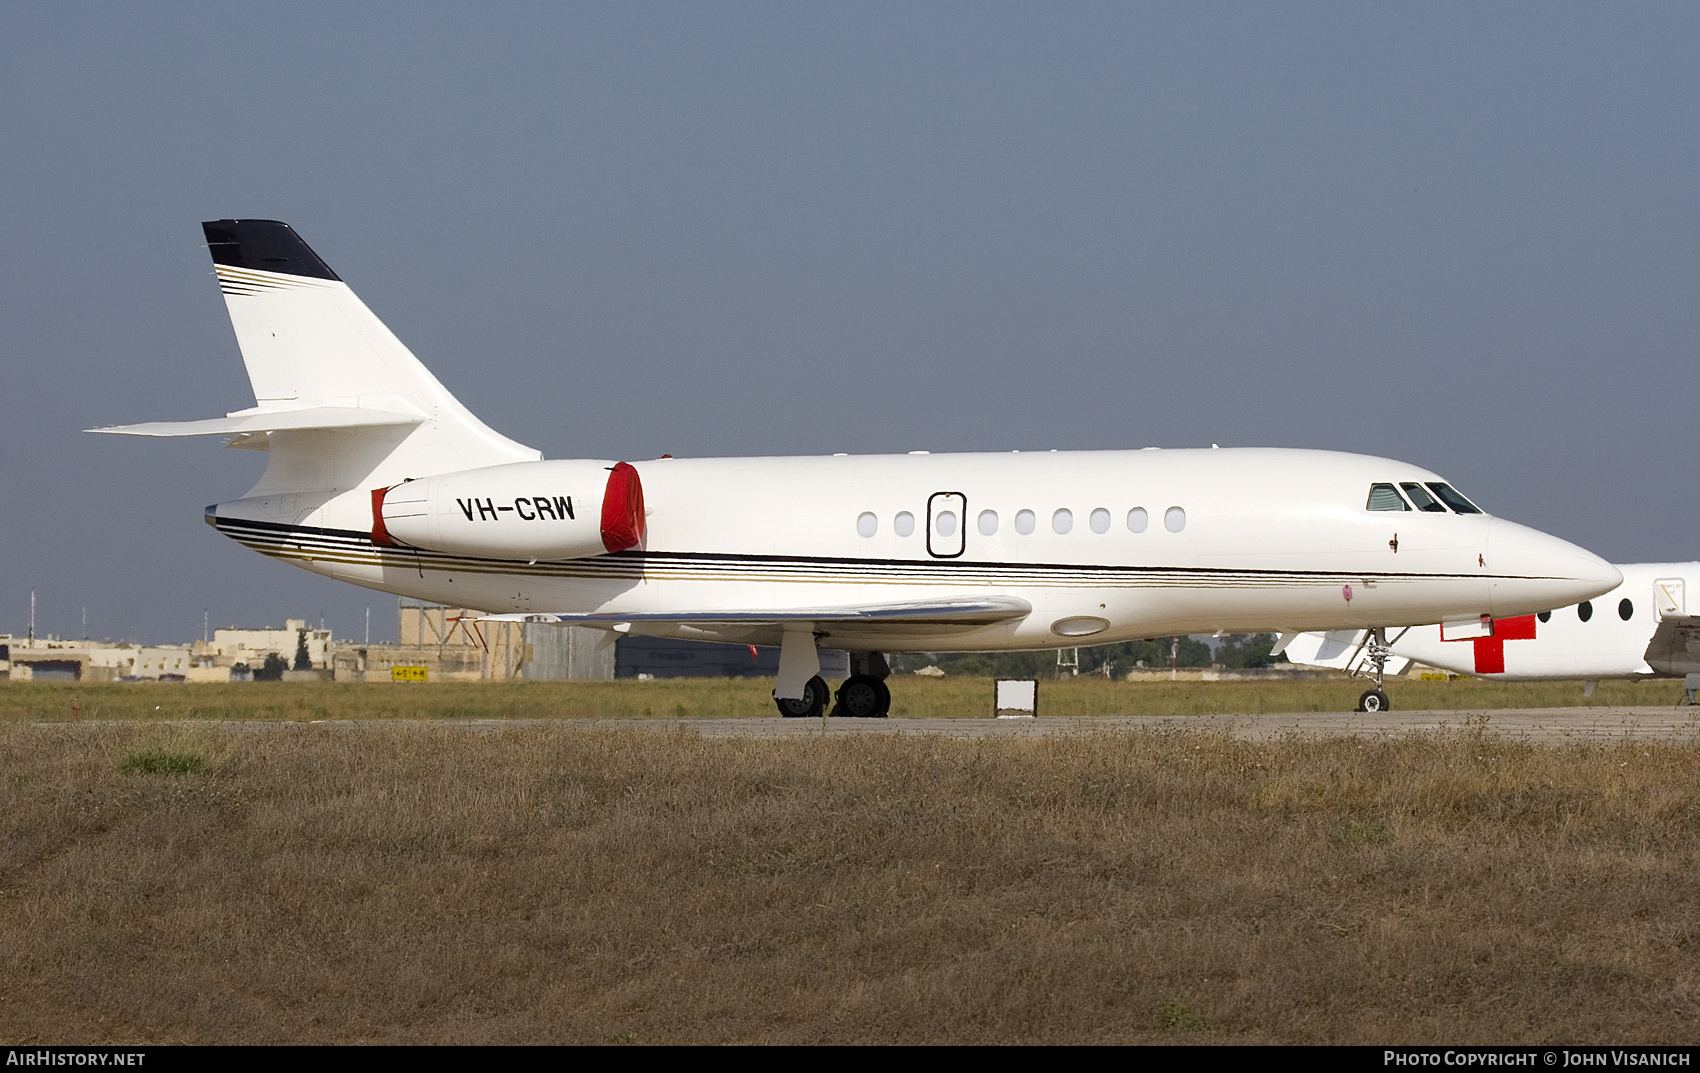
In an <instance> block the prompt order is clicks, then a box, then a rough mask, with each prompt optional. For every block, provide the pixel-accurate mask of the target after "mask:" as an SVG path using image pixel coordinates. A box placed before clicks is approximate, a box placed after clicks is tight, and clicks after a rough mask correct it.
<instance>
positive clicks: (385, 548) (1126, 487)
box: [91, 220, 1620, 716]
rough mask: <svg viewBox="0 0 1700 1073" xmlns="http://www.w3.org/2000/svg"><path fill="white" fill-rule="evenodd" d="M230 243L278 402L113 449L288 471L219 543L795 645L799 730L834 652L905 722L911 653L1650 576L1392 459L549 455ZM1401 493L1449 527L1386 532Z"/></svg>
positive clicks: (1400, 612)
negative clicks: (889, 656) (213, 442)
mask: <svg viewBox="0 0 1700 1073" xmlns="http://www.w3.org/2000/svg"><path fill="white" fill-rule="evenodd" d="M203 229H204V231H205V233H206V238H207V244H208V247H209V249H210V250H211V252H212V259H213V262H214V267H215V271H216V273H217V276H218V281H219V286H220V288H221V289H222V290H223V292H224V296H225V303H226V305H227V306H228V308H229V311H230V320H231V323H232V324H233V325H234V327H235V329H236V341H237V343H238V345H239V346H240V347H241V350H242V360H243V362H244V363H245V364H246V365H247V368H248V377H249V380H250V381H251V382H252V384H253V388H254V396H255V402H256V405H255V406H253V407H252V408H249V409H245V410H238V411H236V412H234V413H231V414H227V415H226V416H224V417H221V418H215V419H212V420H207V421H184V422H159V423H153V424H142V425H127V426H118V427H113V428H104V429H95V430H91V431H98V432H114V433H123V434H126V435H133V436H199V435H222V436H229V437H232V439H231V440H230V444H229V445H230V446H232V447H241V448H247V449H251V450H260V451H266V452H268V453H269V460H268V462H267V465H266V470H265V473H264V474H263V475H262V476H261V477H260V480H259V483H258V484H256V485H255V486H254V487H253V488H252V489H251V490H250V491H249V492H248V494H247V495H245V496H243V497H242V498H240V499H234V500H229V501H227V502H223V503H218V504H215V505H213V506H210V507H208V508H207V511H206V520H207V523H208V524H209V525H212V526H213V527H214V528H216V529H217V530H218V531H219V532H221V533H224V534H225V535H227V536H230V537H232V538H233V539H235V540H237V541H239V542H241V543H243V544H245V545H247V546H248V547H250V548H253V549H254V550H255V551H258V552H261V553H263V554H265V555H269V556H271V557H273V558H276V559H281V560H283V561H285V562H289V563H292V564H294V565H296V566H300V567H302V568H304V569H307V570H311V571H313V572H315V573H319V574H324V575H325V576H327V577H332V578H336V579H338V580H341V581H349V582H353V583H354V584H357V585H365V586H367V587H370V588H374V589H380V590H382V591H384V592H392V593H399V594H402V595H406V596H412V597H417V598H419V599H424V600H433V601H438V602H441V603H444V604H449V605H452V606H456V607H467V608H473V609H477V610H481V611H484V612H487V613H488V614H489V616H490V617H492V618H498V619H508V620H514V619H518V620H523V621H527V622H548V623H563V624H575V625H584V626H595V627H601V628H603V629H606V630H608V631H610V633H609V637H610V639H612V638H613V637H615V636H617V635H618V634H619V633H629V634H640V635H651V636H671V637H681V638H694V639H700V640H709V641H730V642H737V643H746V644H765V645H775V644H776V645H779V646H780V665H779V676H778V683H777V686H776V688H775V690H774V698H775V700H776V702H777V704H778V707H779V710H780V712H781V713H782V714H785V715H791V716H811V715H820V714H821V713H823V712H824V711H825V710H826V705H827V704H828V702H829V701H830V700H831V699H832V697H831V696H830V695H829V692H828V689H827V685H826V683H825V682H824V681H822V680H821V678H820V671H819V666H820V664H819V659H818V657H817V653H816V649H817V645H820V644H825V645H827V646H829V647H833V648H842V649H847V650H849V651H850V652H851V654H852V666H851V670H852V676H851V677H850V678H849V679H848V680H847V681H846V682H844V683H843V685H842V686H841V687H840V689H839V690H838V692H837V697H836V699H837V706H836V708H835V709H834V710H835V711H837V712H839V713H841V714H845V715H853V716H881V715H884V714H886V712H887V711H888V709H889V707H890V704H891V693H890V691H889V689H888V688H887V687H886V685H885V678H886V675H887V674H888V667H887V664H886V660H885V657H884V653H889V652H906V651H941V650H943V651H989V650H1020V649H1040V648H1056V647H1063V646H1067V647H1074V646H1077V645H1080V644H1082V643H1083V642H1084V643H1088V644H1102V643H1108V642H1115V641H1122V640H1128V639H1132V638H1139V637H1151V636H1155V635H1158V634H1164V635H1168V634H1182V633H1199V632H1209V633H1215V632H1247V631H1258V630H1270V629H1276V630H1283V631H1288V632H1291V631H1297V630H1316V629H1334V628H1339V627H1362V628H1366V629H1370V630H1371V631H1373V634H1372V635H1373V636H1374V637H1376V638H1380V637H1383V636H1384V634H1383V633H1382V632H1380V631H1382V630H1384V629H1385V628H1388V627H1402V626H1408V625H1411V624H1414V623H1421V622H1438V621H1442V620H1452V619H1462V618H1475V617H1477V616H1480V615H1490V616H1493V617H1506V616H1512V615H1524V614H1529V613H1532V612H1535V611H1540V610H1544V609H1546V608H1549V607H1557V606H1560V605H1564V604H1571V603H1576V602H1577V601H1580V600H1585V599H1588V598H1590V597H1593V596H1597V595H1599V594H1600V593H1602V592H1605V591H1607V590H1608V589H1610V588H1612V587H1613V586H1615V585H1616V584H1617V583H1618V582H1619V580H1620V578H1619V576H1618V572H1617V570H1616V569H1615V568H1614V567H1612V566H1611V565H1610V564H1609V563H1606V562H1605V561H1603V560H1601V559H1599V558H1597V557H1596V556H1594V555H1591V554H1589V553H1588V552H1586V551H1584V550H1583V549H1581V548H1578V547H1576V546H1574V545H1572V544H1568V543H1566V542H1564V541H1562V540H1559V539H1557V538H1555V537H1551V536H1548V535H1546V534H1544V533H1539V532H1536V531H1534V530H1532V529H1527V528H1525V527H1523V526H1520V525H1516V524H1514V523H1512V522H1508V521H1505V520H1503V519H1500V518H1492V517H1489V516H1488V515H1487V514H1484V513H1483V512H1482V511H1481V510H1479V509H1478V508H1477V507H1476V505H1475V504H1473V503H1471V502H1470V501H1469V500H1468V499H1466V498H1465V497H1464V496H1462V495H1460V494H1459V493H1458V492H1456V491H1454V490H1453V489H1452V487H1451V486H1450V485H1448V484H1447V483H1445V482H1444V481H1443V480H1442V479H1441V478H1440V477H1439V476H1437V475H1436V474H1433V473H1430V472H1428V471H1427V470H1423V469H1420V468H1418V467H1415V466H1412V465H1409V464H1408V463H1404V462H1395V461H1391V460H1389V459H1384V458H1371V457H1366V456H1362V455H1351V454H1337V453H1331V452H1324V451H1296V450H1262V449H1257V450H1252V449H1245V450H1185V451H1159V450H1149V449H1148V450H1144V451H1097V452H1078V453H1059V452H1044V453H1038V454H1033V453H1027V454H1023V453H1018V452H1012V453H1009V454H954V455H943V454H939V455H929V454H926V453H925V452H919V453H910V454H907V455H875V456H862V457H847V456H832V457H803V458H701V459H684V458H661V459H654V460H649V461H639V462H626V461H618V460H614V459H589V460H566V459H562V460H556V461H545V460H544V459H543V457H542V455H541V454H540V453H539V452H538V451H535V450H533V449H532V448H529V447H525V446H522V445H521V444H518V443H515V442H514V441H513V440H510V439H508V438H506V437H505V436H502V435H500V434H499V433H497V432H495V431H493V430H491V429H490V428H489V427H487V426H486V425H485V424H484V423H483V422H481V421H479V420H478V418H476V417H474V416H473V415H472V413H471V412H469V411H468V410H467V409H466V408H465V407H463V406H462V405H461V404H460V403H459V402H457V401H456V400H455V398H454V397H453V396H452V395H450V394H449V393H448V391H447V390H445V389H444V388H443V386H442V385H441V384H440V383H438V382H437V380H436V378H435V377H433V376H432V375H431V374H430V372H428V371H427V370H426V369H425V367H424V366H423V365H421V364H420V363H419V361H418V360H417V359H416V358H415V357H414V356H413V354H412V353H410V352H409V351H408V349H407V348H406V347H405V346H403V345H402V344H401V342H400V341H399V340H397V339H396V337H395V336H394V335H392V334H391V333H390V331H389V329H388V328H386V327H384V325H383V324H382V323H381V322H380V321H379V320H378V319H377V317H375V316H373V315H372V313H371V312H370V311H369V310H368V309H367V308H366V306H365V305H364V304H363V303H362V302H361V301H360V299H358V298H357V297H355V295H354V292H353V291H351V290H350V289H349V288H348V286H347V285H346V284H344V283H343V282H342V281H341V280H340V279H339V278H338V277H337V276H336V274H335V273H333V272H332V271H331V270H330V268H328V267H327V266H326V265H325V263H324V262H323V261H322V260H320V259H319V257H318V256H317V255H316V254H315V253H314V252H313V251H312V250H311V249H309V248H308V247H307V244H306V243H305V242H303V241H302V240H301V239H300V238H299V237H298V236H297V235H296V234H295V232H294V231H293V230H291V229H290V228H289V227H288V226H287V225H285V224H282V223H278V222H276V221H271V220H219V221H216V222H212V223H207V224H204V225H203ZM1394 483H1400V484H1401V485H1402V486H1403V487H1406V488H1410V487H1417V486H1420V487H1423V488H1427V489H1429V490H1431V491H1432V493H1433V495H1434V496H1436V497H1438V498H1439V500H1440V501H1441V502H1444V503H1445V504H1446V507H1445V508H1442V510H1440V511H1439V512H1435V513H1420V512H1419V513H1405V514H1400V515H1397V516H1395V515H1392V514H1389V513H1387V512H1385V511H1383V510H1380V509H1377V497H1378V496H1380V495H1382V494H1383V493H1382V491H1381V490H1383V489H1390V488H1392V487H1393V484H1394ZM1366 495H1367V496H1368V497H1369V498H1368V502H1367V506H1366V498H1365V497H1366ZM1396 495H1397V493H1395V496H1396ZM1378 685H1379V682H1378ZM1381 703H1383V704H1385V697H1383V698H1382V700H1381Z"/></svg>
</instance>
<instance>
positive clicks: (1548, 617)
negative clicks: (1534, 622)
mask: <svg viewBox="0 0 1700 1073" xmlns="http://www.w3.org/2000/svg"><path fill="white" fill-rule="evenodd" d="M1535 617H1536V618H1538V619H1540V620H1541V621H1542V622H1551V621H1552V612H1551V611H1542V612H1541V613H1540V614H1538V615H1536V616H1535Z"/></svg>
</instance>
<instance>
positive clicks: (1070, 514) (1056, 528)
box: [1051, 507, 1074, 533]
mask: <svg viewBox="0 0 1700 1073" xmlns="http://www.w3.org/2000/svg"><path fill="white" fill-rule="evenodd" d="M1073 528H1074V511H1072V510H1069V509H1068V508H1067V507H1060V508H1058V510H1057V512H1056V513H1055V514H1053V515H1051V530H1052V531H1053V532H1056V533H1066V532H1068V531H1069V530H1071V529H1073Z"/></svg>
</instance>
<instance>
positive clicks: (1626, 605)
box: [1617, 599, 1635, 622]
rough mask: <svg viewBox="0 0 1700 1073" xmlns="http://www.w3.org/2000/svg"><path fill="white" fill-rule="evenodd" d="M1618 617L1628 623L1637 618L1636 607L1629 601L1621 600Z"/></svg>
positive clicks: (1618, 606)
mask: <svg viewBox="0 0 1700 1073" xmlns="http://www.w3.org/2000/svg"><path fill="white" fill-rule="evenodd" d="M1617 617H1618V618H1620V619H1622V620H1623V621H1625V622H1628V621H1629V620H1630V619H1632V618H1634V617H1635V605H1634V604H1632V603H1630V602H1629V601H1628V600H1627V599H1624V600H1619V601H1618V603H1617Z"/></svg>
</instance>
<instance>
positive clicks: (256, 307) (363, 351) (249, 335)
mask: <svg viewBox="0 0 1700 1073" xmlns="http://www.w3.org/2000/svg"><path fill="white" fill-rule="evenodd" d="M201 228H202V230H203V231H204V232H205V233H206V238H207V248H208V249H209V250H210V251H211V252H212V259H213V268H214V271H215V272H216V273H217V275H218V283H219V289H220V290H222V291H223V292H224V301H225V306H226V307H227V308H228V309H229V311H230V323H231V325H232V327H234V328H235V330H236V342H237V345H238V346H240V347H241V349H242V361H243V363H244V364H245V365H246V366H247V367H248V380H249V382H250V383H251V384H252V385H253V388H254V398H255V401H256V403H257V405H256V406H255V408H254V409H251V410H243V411H238V412H237V413H234V414H230V415H228V416H227V417H226V418H225V419H222V420H220V419H214V420H211V421H194V422H179V423H156V424H149V425H130V426H121V427H118V428H112V429H101V430H98V431H108V432H124V433H131V434H135V435H155V436H160V435H165V436H187V435H211V434H229V433H233V432H234V433H238V434H239V436H238V439H237V440H236V441H235V442H233V444H232V446H241V447H256V448H259V449H261V450H269V451H270V452H271V454H272V458H271V463H270V465H268V467H267V469H266V475H265V476H264V477H262V478H261V480H260V483H259V484H258V485H256V486H255V490H254V491H255V492H284V491H306V490H309V489H311V490H320V491H331V490H345V489H353V488H364V487H375V486H377V485H380V484H392V483H395V482H397V481H400V480H402V479H404V478H407V477H416V476H424V475H428V474H432V473H442V472H446V471H451V470H460V469H472V468H475V467H479V466H494V465H501V464H503V463H507V462H529V461H534V460H537V459H539V458H541V457H542V455H541V454H540V453H539V452H537V451H535V450H533V449H531V448H529V447H525V446H523V445H521V444H518V443H515V442H514V441H513V440H510V439H508V438H507V437H505V436H502V435H501V434H499V433H497V432H496V431H494V430H493V429H491V428H490V427H489V426H487V425H485V424H484V423H483V422H482V421H480V420H478V418H477V417H475V416H473V414H472V413H471V411H469V410H467V409H466V407H464V406H462V405H461V404H460V402H459V401H458V400H456V399H455V397H454V396H453V395H451V394H449V392H448V391H447V389H445V388H444V387H443V385H442V384H441V383H439V382H438V381H437V378H436V377H434V376H432V375H431V373H430V371H429V370H427V369H426V368H425V366H424V365H422V364H420V362H419V359H418V358H416V357H414V356H413V354H412V352H411V351H409V350H408V349H407V347H406V346H404V345H402V342H401V340H399V339H397V338H396V337H395V335H394V334H392V333H391V332H390V330H389V329H388V328H386V327H385V326H384V324H383V322H382V321H380V320H379V319H378V318H377V317H375V316H373V315H372V311H371V310H369V309H367V308H366V305H365V303H363V302H362V301H360V299H359V298H358V297H356V296H355V294H354V292H353V291H352V290H350V289H349V287H348V285H347V284H346V283H344V282H342V280H341V279H339V278H338V277H337V274H336V273H335V272H332V271H331V269H330V267H329V266H328V265H326V264H325V262H324V261H323V260H321V259H320V258H319V256H318V254H316V253H314V252H313V251H312V249H311V248H310V247H308V245H307V244H306V243H305V242H303V241H301V238H300V236H298V235H297V234H296V233H295V231H294V230H293V229H292V228H290V226H289V225H288V224H284V223H280V222H278V221H276V220H214V221H210V222H208V223H204V224H202V225H201ZM250 494H254V493H250Z"/></svg>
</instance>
